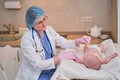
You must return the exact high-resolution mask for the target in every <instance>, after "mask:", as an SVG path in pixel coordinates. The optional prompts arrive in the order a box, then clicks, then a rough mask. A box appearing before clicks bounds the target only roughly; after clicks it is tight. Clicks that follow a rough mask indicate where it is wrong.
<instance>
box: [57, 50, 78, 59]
mask: <svg viewBox="0 0 120 80" xmlns="http://www.w3.org/2000/svg"><path fill="white" fill-rule="evenodd" d="M58 57H59V59H60V60H62V59H69V60H75V59H76V58H78V57H77V56H76V55H75V53H74V52H73V51H63V52H61V53H60V54H59V55H58Z"/></svg>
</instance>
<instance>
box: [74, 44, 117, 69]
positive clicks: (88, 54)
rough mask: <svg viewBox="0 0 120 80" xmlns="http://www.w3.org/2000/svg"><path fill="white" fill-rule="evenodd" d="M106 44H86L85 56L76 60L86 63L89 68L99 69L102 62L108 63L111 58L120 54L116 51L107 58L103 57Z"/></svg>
mask: <svg viewBox="0 0 120 80" xmlns="http://www.w3.org/2000/svg"><path fill="white" fill-rule="evenodd" d="M104 50H105V49H104V46H103V45H102V44H99V45H90V46H88V45H85V46H84V56H83V58H77V59H76V60H75V61H76V62H78V63H82V64H84V65H85V66H86V67H87V68H91V69H95V70H99V69H100V68H101V64H106V63H108V62H109V61H110V60H111V59H113V58H115V57H116V56H118V54H117V53H114V54H112V55H110V56H108V57H106V58H104V59H103V58H102V57H101V54H102V51H104Z"/></svg>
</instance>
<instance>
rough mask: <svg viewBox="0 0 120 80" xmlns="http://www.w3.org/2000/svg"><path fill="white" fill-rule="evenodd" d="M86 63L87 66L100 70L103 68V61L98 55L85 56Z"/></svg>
mask: <svg viewBox="0 0 120 80" xmlns="http://www.w3.org/2000/svg"><path fill="white" fill-rule="evenodd" d="M84 64H85V66H86V67H87V68H91V69H95V70H99V69H100V68H101V62H100V60H99V59H98V58H97V57H96V56H87V57H85V58H84Z"/></svg>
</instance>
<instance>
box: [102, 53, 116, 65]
mask: <svg viewBox="0 0 120 80" xmlns="http://www.w3.org/2000/svg"><path fill="white" fill-rule="evenodd" d="M117 56H118V54H117V53H114V54H112V55H110V56H108V57H106V58H104V59H102V60H101V63H102V64H106V63H108V62H109V61H110V60H112V59H113V58H115V57H117Z"/></svg>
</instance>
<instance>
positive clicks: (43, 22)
mask: <svg viewBox="0 0 120 80" xmlns="http://www.w3.org/2000/svg"><path fill="white" fill-rule="evenodd" d="M47 19H48V17H47V16H45V15H43V16H42V17H40V19H38V21H37V22H36V24H35V26H34V29H35V30H37V31H44V30H45V29H46V20H47Z"/></svg>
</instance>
